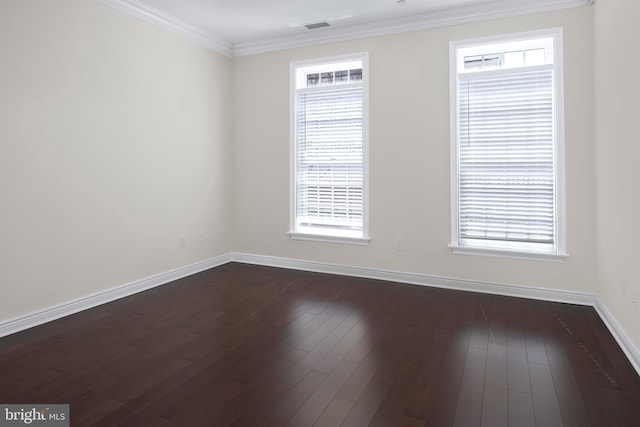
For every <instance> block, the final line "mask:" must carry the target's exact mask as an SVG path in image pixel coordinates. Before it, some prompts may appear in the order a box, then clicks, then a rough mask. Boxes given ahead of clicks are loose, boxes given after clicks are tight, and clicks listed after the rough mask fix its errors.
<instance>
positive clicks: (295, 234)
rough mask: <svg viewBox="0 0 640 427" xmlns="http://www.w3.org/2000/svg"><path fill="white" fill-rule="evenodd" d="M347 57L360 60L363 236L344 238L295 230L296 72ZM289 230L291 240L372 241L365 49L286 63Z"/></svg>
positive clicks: (343, 60)
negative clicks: (370, 233) (287, 73)
mask: <svg viewBox="0 0 640 427" xmlns="http://www.w3.org/2000/svg"><path fill="white" fill-rule="evenodd" d="M350 60H358V61H362V89H363V91H362V92H363V99H362V101H363V105H362V116H363V117H362V126H363V141H362V144H363V147H362V149H363V153H362V156H363V159H362V161H363V177H362V178H363V187H364V188H363V192H362V198H363V201H362V203H363V206H362V213H363V218H362V221H363V223H362V227H363V230H362V233H363V235H362V237H347V236H339V235H335V234H310V233H304V232H299V231H296V212H297V206H296V199H297V197H296V192H297V186H296V150H297V146H296V74H297V73H296V71H297V69H298V68H301V67H306V66H313V65H321V64H330V63H333V62H347V61H350ZM289 126H290V128H289V135H290V138H289V140H290V146H289V153H290V159H289V177H290V179H289V181H290V182H289V185H290V188H289V195H290V196H289V212H290V213H289V231H288V233H287V234H288V235H289V237H290V238H291V239H293V240H310V241H317V242H326V243H340V244H354V245H368V244H369V242H370V241H371V237H370V235H369V54H368V53H367V52H361V53H354V54H348V55H339V56H331V57H324V58H315V59H311V60H302V61H293V62H291V63H290V64H289Z"/></svg>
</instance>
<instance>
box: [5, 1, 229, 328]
mask: <svg viewBox="0 0 640 427" xmlns="http://www.w3.org/2000/svg"><path fill="white" fill-rule="evenodd" d="M0 52H1V54H2V66H0V122H1V123H0V197H1V199H2V205H1V209H0V239H1V241H2V243H1V244H0V323H2V322H3V321H5V320H7V319H11V318H13V317H16V316H22V315H25V314H27V313H30V312H34V311H39V310H42V309H44V308H46V307H50V306H54V305H57V304H60V303H63V302H68V301H70V300H74V299H77V298H81V297H84V296H87V295H90V294H93V293H96V292H101V291H104V290H106V289H110V288H113V287H116V286H119V285H122V284H124V283H127V282H129V281H134V280H138V279H141V278H144V277H147V276H150V275H155V274H159V273H162V272H165V271H168V270H171V269H175V268H177V267H182V266H185V265H189V264H192V263H195V262H198V261H201V260H205V259H210V258H212V257H215V256H217V255H220V254H225V253H228V252H229V250H230V235H229V232H230V230H229V229H228V227H227V226H226V224H227V223H228V219H229V214H230V212H229V209H228V203H226V202H227V198H228V192H229V187H230V181H229V180H230V171H229V159H230V145H229V144H230V134H231V129H230V124H229V111H228V106H229V104H230V103H231V92H230V86H229V84H228V83H229V81H230V79H231V76H230V71H231V60H230V59H229V58H226V57H224V56H221V55H219V54H216V53H213V52H210V51H208V50H206V49H203V48H200V47H197V46H194V45H192V44H191V43H189V42H187V41H185V40H183V39H182V38H180V37H178V36H175V35H173V34H171V33H169V32H166V31H164V30H161V29H159V28H157V27H155V26H152V25H150V24H147V23H145V22H142V21H140V20H138V19H136V18H133V17H130V16H128V15H125V14H124V13H122V12H119V11H117V10H114V9H112V8H109V7H107V6H104V5H102V4H100V3H97V2H94V1H87V0H56V1H50V0H7V1H2V2H0ZM199 232H201V233H203V237H204V239H203V241H202V242H201V243H198V242H197V241H196V240H197V239H196V235H197V233H199ZM181 234H186V235H187V238H188V241H187V246H186V247H184V248H181V247H180V245H179V236H180V235H181Z"/></svg>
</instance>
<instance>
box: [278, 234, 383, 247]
mask: <svg viewBox="0 0 640 427" xmlns="http://www.w3.org/2000/svg"><path fill="white" fill-rule="evenodd" d="M288 234H289V237H290V238H291V239H292V240H312V241H316V242H326V243H341V244H348V245H361V246H366V245H368V244H369V242H370V241H371V239H370V238H368V237H363V238H359V237H341V236H325V235H321V234H306V233H295V232H289V233H288Z"/></svg>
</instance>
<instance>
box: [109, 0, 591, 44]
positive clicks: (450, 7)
mask: <svg viewBox="0 0 640 427" xmlns="http://www.w3.org/2000/svg"><path fill="white" fill-rule="evenodd" d="M98 1H100V2H102V3H105V4H108V5H110V6H113V7H115V8H118V9H120V10H123V11H125V12H127V13H130V14H132V15H135V16H138V17H139V18H142V19H145V20H147V21H150V22H153V23H155V24H157V25H160V26H163V27H165V28H167V29H170V30H172V31H175V32H178V33H181V34H182V35H183V36H185V37H187V38H190V39H191V40H193V41H196V42H198V43H200V44H203V45H205V46H207V47H210V48H212V49H214V50H217V51H220V52H222V53H225V54H227V55H232V56H233V55H246V54H252V53H259V52H264V51H272V50H278V49H283V48H288V47H298V46H307V45H310V44H317V43H322V42H330V41H337V40H345V39H354V38H361V37H368V36H372V35H380V34H388V33H393V32H401V31H411V30H417V29H425V28H433V27H437V26H443V25H451V24H456V23H463V22H472V21H479V20H482V19H491V18H498V17H503V16H513V15H519V14H525V13H533V12H541V11H546V10H554V9H562V8H567V7H575V6H583V5H587V4H591V3H592V2H593V0H98ZM321 21H326V22H327V23H329V25H330V26H329V27H325V28H319V29H315V30H308V29H307V28H305V26H304V25H305V24H312V23H317V22H321Z"/></svg>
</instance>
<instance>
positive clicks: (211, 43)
mask: <svg viewBox="0 0 640 427" xmlns="http://www.w3.org/2000/svg"><path fill="white" fill-rule="evenodd" d="M96 1H98V2H100V3H103V4H105V5H107V6H111V7H113V8H115V9H118V10H120V11H122V12H124V13H127V14H129V15H132V16H135V17H137V18H140V19H142V20H144V21H147V22H149V23H151V24H154V25H157V26H159V27H161V28H164V29H166V30H169V31H171V32H173V33H176V34H178V35H180V36H182V37H184V38H185V39H187V40H190V41H192V42H194V43H196V44H198V45H200V46H203V47H206V48H208V49H211V50H213V51H216V52H218V53H222V54H223V55H226V56H248V55H257V54H260V53H267V52H274V51H278V50H285V49H293V48H301V47H308V46H315V45H319V44H326V43H337V42H342V41H348V40H356V39H362V38H367V37H377V36H383V35H388V34H397V33H404V32H410V31H420V30H428V29H431V28H439V27H445V26H449V25H458V24H467V23H471V22H479V21H486V20H489V19H498V18H506V17H510V16H517V15H526V14H531V13H540V12H548V11H552V10H559V9H568V8H572V7H580V6H588V5H590V4H593V2H594V0H494V1H490V2H488V3H482V4H471V5H467V6H460V7H455V8H451V9H442V10H437V11H433V12H428V13H423V14H417V15H413V16H410V17H405V18H396V19H388V20H382V21H376V22H370V23H363V24H356V25H350V26H345V27H327V28H322V29H318V30H311V31H310V32H305V33H303V34H296V35H289V36H285V35H283V36H277V37H267V38H263V39H260V40H255V41H248V42H239V43H231V42H229V41H227V40H224V39H222V38H220V37H218V36H216V35H214V34H211V33H209V32H207V31H204V30H203V29H201V28H198V27H196V26H194V25H191V24H189V23H188V22H185V21H183V20H180V19H178V18H176V17H174V16H172V15H169V14H167V13H165V12H162V11H160V10H158V9H156V8H153V7H151V6H148V5H147V4H145V3H143V2H142V1H140V0H96Z"/></svg>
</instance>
